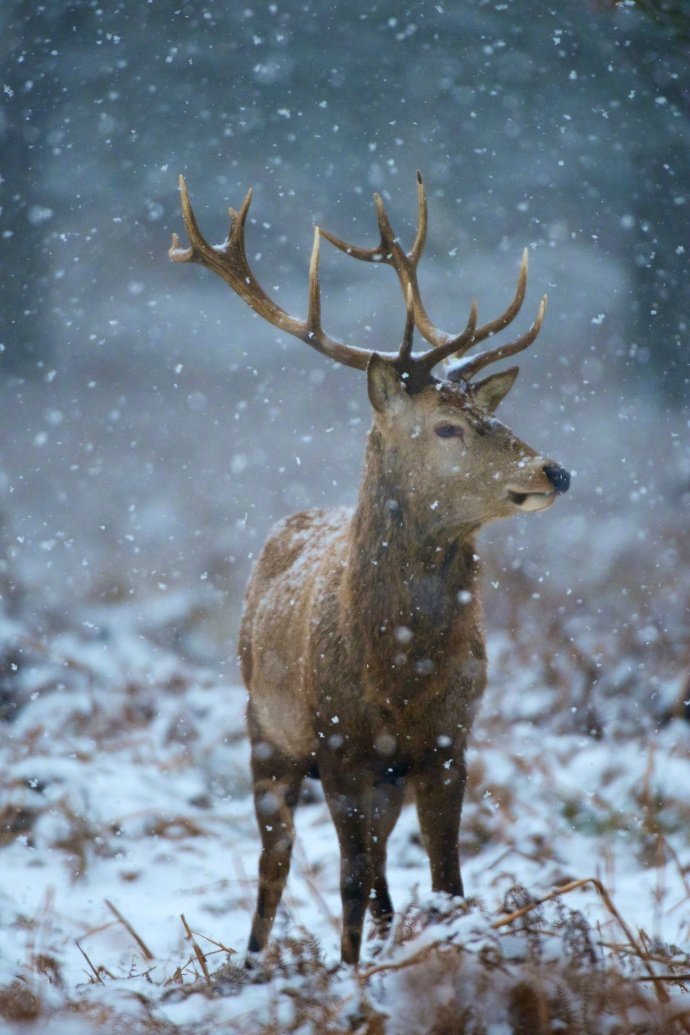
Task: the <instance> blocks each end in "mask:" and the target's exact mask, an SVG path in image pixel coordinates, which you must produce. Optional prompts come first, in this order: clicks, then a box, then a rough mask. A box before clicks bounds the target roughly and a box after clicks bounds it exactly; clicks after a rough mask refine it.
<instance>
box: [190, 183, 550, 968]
mask: <svg viewBox="0 0 690 1035" xmlns="http://www.w3.org/2000/svg"><path fill="white" fill-rule="evenodd" d="M419 186H420V219H419V229H418V233H417V238H416V240H415V244H414V246H413V248H412V250H411V252H410V253H404V252H402V249H401V248H400V246H399V244H398V243H397V239H395V238H394V235H393V233H392V231H391V230H390V225H389V224H388V220H387V217H386V215H385V211H384V210H383V206H382V204H381V203H380V199H379V200H378V201H377V208H378V212H379V227H380V229H381V245H380V246H379V247H378V248H377V249H369V250H365V249H356V248H354V247H353V246H349V245H346V244H345V242H342V241H340V240H339V239H337V238H334V237H332V235H327V234H324V236H327V237H328V239H329V240H331V241H332V242H333V243H334V244H336V245H337V246H338V247H340V248H342V249H343V250H347V251H348V252H350V253H351V254H354V255H355V257H357V258H360V259H364V260H365V261H371V260H372V259H373V258H374V257H375V256H378V257H379V259H380V261H387V262H389V263H390V264H391V265H393V266H394V269H395V271H396V273H397V274H398V277H399V279H400V281H401V285H402V287H403V290H404V293H405V297H406V304H407V326H406V329H405V335H404V338H403V343H402V345H401V347H400V350H399V352H398V353H397V354H393V355H391V354H386V355H383V356H381V355H378V354H375V353H374V354H367V353H364V354H362V352H361V350H357V349H352V348H351V347H350V346H345V345H342V344H341V343H339V342H334V341H333V340H332V339H329V338H328V337H327V336H326V335H325V334H324V332H322V331H321V327H320V304H319V293H318V273H317V269H318V266H317V263H318V235H317V238H316V243H315V248H314V253H313V256H312V266H311V270H310V311H309V316H308V318H307V320H306V321H304V322H303V323H302V322H299V321H296V320H295V319H294V318H293V317H289V316H288V315H287V314H285V313H283V311H282V310H279V309H278V308H277V307H276V306H275V303H273V302H270V300H268V299H267V296H265V295H264V294H263V292H262V290H261V289H260V287H259V286H258V284H256V283H255V281H253V276H252V275H251V271H250V270H249V267H248V265H247V263H246V256H245V253H244V243H243V236H242V233H241V232H240V231H241V229H242V225H243V221H244V218H245V217H246V209H247V207H248V202H245V206H243V209H242V210H241V211H240V213H238V214H235V217H234V220H233V225H232V228H231V233H230V236H229V238H228V243H227V245H226V246H225V249H209V246H208V245H206V243H205V241H204V240H203V238H201V236H200V234H199V232H198V227H197V226H196V222H195V220H194V217H193V213H192V212H191V206H190V205H189V200H188V197H187V196H186V190H185V189H183V210H184V212H185V222H186V225H187V229H188V232H189V233H190V238H191V239H192V247H191V248H190V249H189V250H188V251H186V252H183V251H181V250H180V249H179V247H178V245H177V242H176V240H174V241H173V249H172V250H171V257H172V258H173V259H176V260H177V261H200V262H203V263H204V264H205V265H207V266H209V267H210V268H213V269H214V270H215V271H216V272H219V273H221V275H222V276H224V279H226V280H227V281H228V282H229V283H231V286H233V288H234V289H235V290H236V291H238V292H239V293H241V294H242V295H243V297H245V299H246V300H247V301H249V303H250V304H251V305H252V306H253V307H254V308H255V309H257V311H260V312H262V314H263V315H264V316H266V318H267V319H269V320H270V321H271V322H272V323H275V324H277V325H278V326H281V327H282V328H283V329H287V330H289V331H290V333H293V334H296V336H298V337H301V338H302V340H305V341H307V342H308V343H309V344H311V345H314V347H317V348H319V349H320V350H321V351H324V352H327V354H329V355H332V356H333V357H334V358H337V359H339V360H340V361H341V362H345V363H347V364H348V365H351V366H356V367H359V368H360V369H363V368H364V367H365V366H366V370H367V387H368V392H369V399H370V401H371V404H372V410H373V425H372V428H371V431H370V433H369V438H368V442H367V449H366V457H365V465H364V474H363V478H362V484H361V487H360V492H359V497H358V501H357V505H356V507H355V509H354V511H348V510H345V509H344V508H339V509H334V510H316V511H308V512H304V513H300V514H295V515H293V516H292V517H290V518H288V519H286V520H284V521H283V522H280V523H279V525H278V526H277V527H276V528H275V529H274V530H273V532H272V533H271V535H270V536H269V538H268V540H267V542H266V544H265V546H264V548H263V551H262V553H261V555H260V557H259V559H258V561H257V564H256V567H255V570H254V572H253V575H252V578H251V580H250V583H249V586H248V589H247V596H246V602H245V610H244V615H243V619H242V623H241V628H240V638H239V655H240V660H241V664H242V673H243V677H244V680H245V683H246V686H247V689H248V691H249V696H250V699H249V707H248V725H249V734H250V737H251V741H252V773H253V779H254V795H255V805H256V813H257V819H258V823H259V830H260V833H261V840H262V853H261V858H260V862H259V893H258V902H257V908H256V913H255V916H254V921H253V925H252V932H251V936H250V940H249V950H250V952H256V951H259V950H261V949H262V948H263V947H264V946H265V944H266V942H267V940H268V937H269V935H270V931H271V927H272V924H273V920H274V917H275V913H276V909H277V906H278V903H279V901H280V897H281V895H282V891H283V888H284V886H285V881H286V879H287V875H288V870H289V865H290V854H291V849H292V844H293V838H294V827H293V812H294V808H295V806H296V804H297V799H298V795H299V790H300V787H301V784H302V781H303V779H304V777H305V776H307V775H312V776H314V775H318V776H319V777H320V778H321V780H322V783H323V787H324V793H325V797H326V800H327V803H328V806H329V809H330V812H331V815H332V818H333V822H334V825H335V827H336V831H337V834H338V840H339V844H340V853H341V896H342V902H343V933H342V956H343V959H344V961H345V962H349V963H356V962H357V960H358V959H359V953H360V945H361V937H362V928H363V922H364V917H365V913H366V910H367V908H370V910H371V913H372V916H373V918H374V921H375V923H376V924H377V926H378V927H379V928H380V929H382V930H385V929H386V927H387V925H388V924H389V923H390V920H391V918H392V912H393V907H392V903H391V899H390V895H389V892H388V886H387V882H386V875H385V864H386V843H387V840H388V836H389V834H390V832H391V830H392V829H393V827H394V825H395V822H396V820H397V818H398V815H399V813H400V809H401V806H402V802H403V796H404V791H405V787H406V785H407V784H411V786H412V788H413V789H414V794H415V798H416V803H417V811H418V815H419V821H420V827H421V833H422V840H423V843H424V845H425V848H426V850H427V852H428V855H429V861H430V866H431V878H432V887H433V889H434V890H435V891H439V892H445V893H447V894H450V895H461V894H462V893H463V885H462V880H461V877H460V867H459V859H458V833H459V825H460V813H461V808H462V799H463V793H464V788H465V749H466V743H467V737H468V734H469V731H470V729H471V726H472V721H473V718H474V714H475V711H476V707H477V703H478V701H479V699H480V697H481V695H482V692H483V690H484V686H485V682H486V654H485V647H484V634H483V627H482V612H481V604H480V601H479V597H478V592H477V590H478V577H479V573H478V559H477V556H476V553H475V535H476V533H477V531H478V530H479V529H480V528H481V527H482V525H484V524H486V523H487V522H488V521H491V520H495V519H497V518H501V517H508V516H510V515H512V514H514V513H517V512H519V511H532V510H541V509H545V508H546V507H548V506H550V505H551V504H552V503H553V501H554V500H555V498H556V496H557V494H559V493H561V492H565V491H566V490H567V488H568V482H569V476H568V474H567V472H565V471H564V470H563V468H561V467H559V466H558V465H557V464H555V463H554V462H553V461H551V460H548V459H545V458H544V457H543V456H541V455H539V454H538V453H536V452H535V451H534V450H533V449H531V448H530V447H529V446H527V445H526V444H525V443H524V442H522V441H520V440H519V439H517V438H516V437H515V436H514V435H513V433H512V432H511V431H510V430H509V429H508V428H507V427H506V426H505V425H503V424H502V423H501V422H500V421H498V420H497V419H496V418H495V417H494V416H493V411H494V410H495V408H496V406H497V405H498V404H499V402H500V401H501V400H502V398H503V397H504V396H505V394H506V393H507V392H508V391H509V390H510V388H511V387H512V384H513V382H514V380H515V376H516V374H517V369H516V368H512V369H510V370H508V371H504V372H503V373H498V374H494V375H491V376H489V377H488V378H486V379H485V380H483V381H480V382H471V381H470V377H471V376H472V374H473V373H474V372H476V370H478V369H480V368H481V367H482V366H484V365H486V364H487V363H488V362H492V361H493V360H494V359H497V358H503V356H505V355H511V354H512V353H513V352H516V351H519V350H521V349H523V348H525V347H526V346H527V345H529V344H530V342H531V341H532V340H533V339H534V337H535V336H536V333H537V331H538V329H539V325H540V323H541V319H542V317H543V303H542V307H541V309H540V313H539V316H538V318H537V321H535V324H534V325H533V327H532V328H531V329H530V331H529V332H527V334H526V335H523V336H522V338H520V339H517V340H516V341H515V342H512V343H510V344H508V345H506V346H499V347H498V348H496V349H492V350H490V351H489V352H486V353H481V354H479V355H478V356H473V357H471V358H470V359H469V361H468V360H465V361H464V362H463V363H462V364H461V365H460V367H458V368H455V369H454V370H451V371H449V372H448V373H447V374H446V377H445V378H443V379H441V380H438V379H436V378H434V377H433V376H432V375H431V370H432V367H433V366H434V365H435V364H436V363H438V362H439V361H440V360H441V359H442V358H445V356H446V355H449V354H451V353H457V352H464V351H467V349H468V348H469V347H471V345H473V344H475V343H476V342H477V341H481V340H482V339H483V338H484V337H487V336H489V335H490V334H493V333H495V331H496V330H499V329H501V328H502V327H503V326H505V324H506V323H507V322H509V319H512V317H513V316H514V315H515V312H517V309H519V306H520V304H521V302H522V295H523V294H524V280H525V277H526V265H525V263H524V261H523V267H522V269H521V275H520V281H519V284H518V291H517V293H516V298H515V300H514V302H513V303H512V304H511V307H509V309H508V310H506V313H504V314H503V315H502V316H501V317H499V318H498V320H495V321H493V322H492V323H491V324H486V325H484V327H482V328H477V327H476V310H475V309H474V307H473V310H472V313H471V316H470V321H469V322H468V325H467V328H466V329H465V331H464V332H462V334H461V335H458V336H456V337H452V336H450V335H445V334H443V332H439V331H437V329H436V328H434V327H433V325H432V324H431V321H430V320H429V318H428V316H427V314H426V312H425V310H424V308H423V306H422V303H421V299H420V298H419V289H418V285H417V280H416V263H417V262H418V260H419V256H420V254H421V249H422V247H423V243H424V233H425V227H426V203H425V199H424V195H423V189H421V178H420V180H419ZM238 225H239V227H240V230H238ZM322 233H323V232H322ZM219 255H220V257H221V258H219ZM225 256H228V257H229V258H228V260H227V265H228V266H229V267H230V268H229V269H227V270H225V262H224V261H223V260H224V259H225ZM238 271H239V272H238ZM242 281H244V282H245V283H248V284H249V285H250V287H249V288H248V289H247V288H241V287H239V286H238V284H240V285H241V282H242ZM415 326H416V327H417V328H418V329H419V330H420V331H421V332H422V334H423V335H424V337H426V338H427V340H429V341H430V342H431V344H432V345H433V348H432V350H431V352H430V353H426V354H424V355H423V356H421V357H419V356H413V355H412V331H413V328H414V327H415Z"/></svg>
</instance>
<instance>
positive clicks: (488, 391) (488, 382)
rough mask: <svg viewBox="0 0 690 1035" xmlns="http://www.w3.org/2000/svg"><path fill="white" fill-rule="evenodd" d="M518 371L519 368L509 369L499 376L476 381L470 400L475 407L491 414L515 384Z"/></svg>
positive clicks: (493, 375)
mask: <svg viewBox="0 0 690 1035" xmlns="http://www.w3.org/2000/svg"><path fill="white" fill-rule="evenodd" d="M519 371H520V368H519V367H511V368H510V369H509V370H502V371H501V372H500V374H491V375H490V376H489V377H485V378H484V380H483V381H477V383H476V384H475V385H473V386H472V387H473V391H472V398H473V399H474V401H475V403H476V404H477V406H479V408H480V409H482V410H486V411H487V413H493V412H494V410H495V409H496V407H497V406H498V404H499V403H501V402H503V400H504V399H505V397H506V395H507V394H508V392H509V391H510V389H511V388H512V387H513V385H514V384H515V378H516V377H517V376H518V373H519Z"/></svg>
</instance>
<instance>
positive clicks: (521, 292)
mask: <svg viewBox="0 0 690 1035" xmlns="http://www.w3.org/2000/svg"><path fill="white" fill-rule="evenodd" d="M527 266H528V252H527V249H526V248H524V249H523V252H522V260H521V262H520V272H519V273H518V282H517V287H516V289H515V294H514V295H513V299H512V301H511V303H510V305H509V306H508V308H507V309H505V310H504V311H503V312H502V313H501V315H500V316H497V317H496V319H495V320H490V321H489V323H485V324H483V326H482V327H480V328H479V329H478V330H477V331H476V332H475V334H474V337H473V340H472V341H471V342H470V343H469V345H467V346H466V347H465V349H464V350H463V351H464V352H467V349H469V348H471V347H472V345H476V344H478V343H479V342H480V341H484V339H485V338H489V337H491V335H492V334H498V332H499V331H502V330H503V328H504V327H507V326H508V324H509V323H512V322H513V320H514V319H515V317H516V316H517V314H518V313H519V312H520V309H521V308H522V303H523V302H524V300H525V291H526V290H527ZM462 354H463V352H461V351H460V350H458V355H459V356H461V355H462Z"/></svg>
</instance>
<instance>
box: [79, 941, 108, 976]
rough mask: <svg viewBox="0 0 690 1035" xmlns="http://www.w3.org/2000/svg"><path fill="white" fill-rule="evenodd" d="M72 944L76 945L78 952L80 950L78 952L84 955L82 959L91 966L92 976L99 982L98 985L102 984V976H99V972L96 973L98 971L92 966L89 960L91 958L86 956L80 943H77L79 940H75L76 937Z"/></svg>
mask: <svg viewBox="0 0 690 1035" xmlns="http://www.w3.org/2000/svg"><path fill="white" fill-rule="evenodd" d="M74 944H75V945H76V947H77V948H78V949H79V952H80V953H81V954H82V956H83V957H84V959H85V960H86V962H87V963H88V965H89V966H90V967H91V970H92V971H93V976H94V977H95V978H96V981H97V982H98V984H99V985H102V984H104V981H103V978H102V977H101V975H100V974H99V973H98V971H97V970H96V968H95V967H94V965H93V963H92V962H91V960H90V959H89V957H88V956H87V955H86V952H85V951H84V949H82V947H81V945H80V944H79V942H78V941H77V939H76V938H75V939H74Z"/></svg>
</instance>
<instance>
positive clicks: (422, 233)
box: [321, 172, 546, 380]
mask: <svg viewBox="0 0 690 1035" xmlns="http://www.w3.org/2000/svg"><path fill="white" fill-rule="evenodd" d="M374 204H375V206H376V215H377V219H378V224H379V231H380V234H381V240H380V243H379V244H378V245H376V247H375V248H360V247H358V246H357V245H354V244H348V242H347V241H344V240H343V239H342V238H340V237H336V235H335V234H331V233H329V232H328V231H326V230H321V234H322V236H323V237H325V238H326V240H328V241H330V242H331V244H333V245H335V247H336V248H339V249H340V251H342V252H345V254H346V255H351V256H352V257H353V258H355V259H361V260H362V261H363V262H382V263H385V264H386V265H388V266H392V267H393V269H394V270H395V272H396V274H397V276H398V280H399V281H400V286H401V287H402V290H403V295H405V297H406V298H407V295H408V293H411V296H412V303H413V306H414V320H415V326H416V327H417V329H418V330H419V332H420V334H421V335H422V336H423V337H424V338H425V339H426V340H427V341H428V342H429V344H430V345H432V346H433V351H432V352H431V353H429V356H430V357H431V356H435V355H436V350H437V349H444V351H445V347H446V346H447V345H448V344H449V343H450V342H455V344H456V348H455V349H453V350H452V351H453V352H455V354H456V355H458V356H462V355H464V354H465V353H466V352H467V351H469V349H471V348H472V346H473V345H477V344H478V343H479V342H480V341H484V340H485V339H486V338H489V337H490V336H491V335H493V334H497V333H498V332H499V331H502V330H503V329H504V327H507V326H508V324H509V323H512V321H513V320H514V319H515V317H516V316H517V314H518V313H519V312H520V308H521V307H522V303H523V301H524V298H525V291H526V288H527V249H526V248H525V249H524V251H523V253H522V262H521V263H520V272H519V274H518V282H517V287H516V289H515V294H514V296H513V299H512V301H511V303H510V305H509V306H508V308H507V309H506V310H505V311H504V312H503V313H501V315H500V316H498V317H496V319H495V320H491V321H489V323H485V324H483V325H482V326H481V327H476V321H477V308H476V305H475V304H474V303H473V304H472V309H471V311H470V320H469V322H468V325H467V327H466V328H465V330H464V331H463V332H462V333H461V334H458V335H452V334H449V333H448V332H446V331H442V330H440V328H438V327H436V326H435V325H434V324H433V323H432V321H431V319H430V317H429V315H428V313H427V311H426V309H425V307H424V303H423V302H422V298H421V294H420V290H419V283H418V280H417V266H418V265H419V260H420V259H421V257H422V252H423V250H424V245H425V243H426V232H427V202H426V191H425V190H424V183H423V180H422V176H421V173H420V172H417V206H418V215H417V233H416V235H415V239H414V243H413V245H412V247H411V249H410V250H409V252H405V251H404V249H403V248H402V247H401V245H400V243H399V241H398V238H397V237H396V235H395V233H394V232H393V228H392V227H391V224H390V220H389V219H388V215H387V213H386V209H385V206H384V204H383V199H382V198H381V195H380V194H375V195H374ZM545 311H546V295H544V297H543V298H542V301H541V304H540V306H539V311H538V313H537V317H536V319H535V321H534V323H533V324H532V326H531V327H530V329H529V330H528V331H527V333H526V334H523V335H522V336H521V337H520V338H516V339H515V340H514V341H512V342H508V343H507V344H505V345H501V346H499V347H498V348H495V349H489V350H487V351H486V352H482V353H480V354H479V355H477V356H472V357H471V358H470V359H468V360H466V361H465V362H464V363H463V364H462V367H461V369H462V374H463V377H464V378H465V380H469V378H470V377H471V376H473V374H476V373H477V371H479V370H481V369H482V368H483V367H485V366H487V365H488V364H489V363H494V362H497V361H498V360H499V359H504V358H505V357H506V356H513V355H515V353H516V352H521V351H522V350H523V349H526V348H527V347H528V345H531V344H532V342H533V341H534V339H535V338H536V337H537V335H538V333H539V330H540V328H541V325H542V322H543V319H544V313H545ZM470 328H471V333H468V332H469V331H470ZM446 355H449V353H445V355H444V356H441V355H439V356H438V358H434V360H433V362H432V364H431V365H432V366H435V365H436V363H438V362H440V360H441V359H442V358H445V356H446ZM455 369H456V370H458V367H456V368H455Z"/></svg>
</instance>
